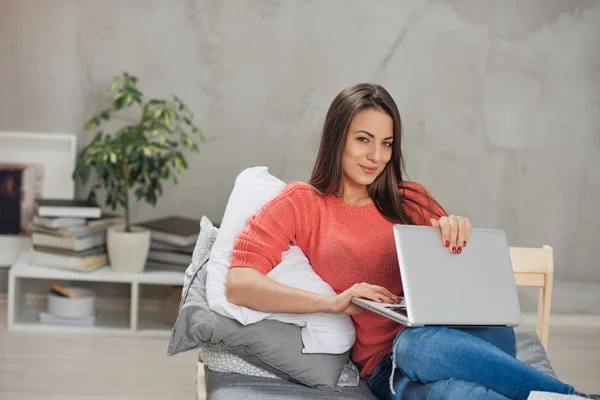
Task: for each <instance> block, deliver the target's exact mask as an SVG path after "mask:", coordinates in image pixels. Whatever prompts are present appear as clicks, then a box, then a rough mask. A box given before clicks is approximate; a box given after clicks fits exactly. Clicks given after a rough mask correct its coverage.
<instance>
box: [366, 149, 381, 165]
mask: <svg viewBox="0 0 600 400" xmlns="http://www.w3.org/2000/svg"><path fill="white" fill-rule="evenodd" d="M380 157H381V150H379V149H378V148H377V146H375V148H373V149H371V151H369V154H368V155H367V158H368V159H369V160H370V161H373V162H378V161H379V158H380Z"/></svg>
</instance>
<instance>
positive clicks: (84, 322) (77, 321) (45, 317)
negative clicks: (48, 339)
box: [39, 311, 96, 326]
mask: <svg viewBox="0 0 600 400" xmlns="http://www.w3.org/2000/svg"><path fill="white" fill-rule="evenodd" d="M39 317H40V323H42V324H51V325H70V326H94V324H95V323H96V317H95V316H94V315H91V316H89V317H82V318H65V317H57V316H55V315H52V314H50V313H48V312H43V311H42V312H40V314H39Z"/></svg>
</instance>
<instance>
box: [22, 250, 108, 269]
mask: <svg viewBox="0 0 600 400" xmlns="http://www.w3.org/2000/svg"><path fill="white" fill-rule="evenodd" d="M29 263H30V264H31V265H39V266H47V267H56V268H66V269H73V270H79V271H91V270H93V269H96V268H98V267H102V266H104V265H107V264H108V255H107V254H106V253H101V254H92V255H85V256H73V255H62V254H56V253H50V252H45V251H40V250H36V249H35V248H33V249H31V250H29Z"/></svg>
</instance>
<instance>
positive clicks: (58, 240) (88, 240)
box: [31, 232, 106, 251]
mask: <svg viewBox="0 0 600 400" xmlns="http://www.w3.org/2000/svg"><path fill="white" fill-rule="evenodd" d="M31 241H32V242H33V244H34V246H46V247H56V248H59V249H66V250H72V251H82V250H88V249H91V248H93V247H97V246H102V245H104V244H105V243H106V233H105V232H99V233H93V234H91V235H84V236H60V235H52V234H49V233H42V232H33V233H32V234H31Z"/></svg>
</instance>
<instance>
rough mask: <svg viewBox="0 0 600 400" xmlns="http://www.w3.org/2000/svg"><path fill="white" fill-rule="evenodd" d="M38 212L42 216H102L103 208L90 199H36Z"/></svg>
mask: <svg viewBox="0 0 600 400" xmlns="http://www.w3.org/2000/svg"><path fill="white" fill-rule="evenodd" d="M35 207H36V213H37V215H38V216H40V217H76V218H100V216H101V215H102V209H101V208H100V207H99V206H98V205H97V204H96V203H94V202H92V201H88V200H62V199H36V200H35Z"/></svg>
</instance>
